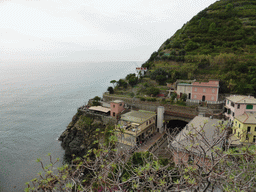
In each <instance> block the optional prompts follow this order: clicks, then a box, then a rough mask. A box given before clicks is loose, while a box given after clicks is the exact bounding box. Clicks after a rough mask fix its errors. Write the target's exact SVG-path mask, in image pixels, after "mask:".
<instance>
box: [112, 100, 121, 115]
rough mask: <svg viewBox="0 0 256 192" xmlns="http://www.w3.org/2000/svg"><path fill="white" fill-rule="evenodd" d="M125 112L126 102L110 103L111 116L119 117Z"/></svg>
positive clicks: (115, 101) (116, 101)
mask: <svg viewBox="0 0 256 192" xmlns="http://www.w3.org/2000/svg"><path fill="white" fill-rule="evenodd" d="M123 110H124V102H123V101H122V100H114V101H111V102H110V115H111V116H112V117H117V115H119V114H120V113H121V112H122V111H123Z"/></svg>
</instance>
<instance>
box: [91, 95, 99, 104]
mask: <svg viewBox="0 0 256 192" xmlns="http://www.w3.org/2000/svg"><path fill="white" fill-rule="evenodd" d="M100 100H101V98H100V97H98V96H95V97H94V98H93V99H92V106H99V105H101V104H100Z"/></svg>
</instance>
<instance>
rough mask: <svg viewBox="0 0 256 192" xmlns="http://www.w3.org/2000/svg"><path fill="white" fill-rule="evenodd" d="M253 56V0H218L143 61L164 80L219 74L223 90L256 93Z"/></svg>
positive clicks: (255, 21) (255, 37)
mask: <svg viewBox="0 0 256 192" xmlns="http://www.w3.org/2000/svg"><path fill="white" fill-rule="evenodd" d="M255 59H256V1H255V0H220V1H218V2H216V3H214V4H212V5H211V6H209V7H208V8H206V9H204V10H203V11H201V12H199V13H198V14H197V15H196V16H194V17H193V18H192V19H191V20H190V21H189V22H187V23H186V24H184V25H183V27H182V28H181V29H179V30H178V31H177V32H176V33H175V34H174V35H173V36H172V37H171V38H169V39H167V40H166V41H165V42H164V43H163V44H162V45H161V46H160V48H159V50H158V51H156V52H154V53H153V54H152V55H151V57H150V58H149V59H148V61H147V62H146V63H144V64H143V65H142V66H143V67H148V68H149V69H150V72H151V74H154V75H151V76H150V75H149V77H150V78H151V79H154V78H155V79H156V78H157V75H160V76H161V77H159V79H160V80H161V82H162V83H163V81H164V82H174V81H175V80H176V79H197V80H201V81H203V80H208V79H220V80H222V83H221V91H222V92H231V93H240V94H254V95H255V94H256V64H255ZM159 68H162V69H164V70H162V72H161V70H159ZM154 71H155V73H154ZM163 71H164V72H163Z"/></svg>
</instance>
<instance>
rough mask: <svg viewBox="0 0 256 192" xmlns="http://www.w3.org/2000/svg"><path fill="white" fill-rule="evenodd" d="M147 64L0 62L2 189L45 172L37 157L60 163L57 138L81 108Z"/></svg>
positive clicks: (10, 191)
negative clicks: (137, 68)
mask: <svg viewBox="0 0 256 192" xmlns="http://www.w3.org/2000/svg"><path fill="white" fill-rule="evenodd" d="M142 63H143V62H142V61H115V62H97V63H96V62H91V63H89V62H47V63H43V62H38V63H37V62H28V63H25V62H23V63H20V62H0V192H19V191H24V189H25V187H26V186H25V183H26V182H28V181H30V180H32V179H33V178H35V177H37V173H38V172H41V171H42V168H41V165H40V163H37V162H36V159H37V158H41V160H42V161H43V163H44V164H45V165H47V164H49V157H48V156H47V155H48V154H49V153H50V154H51V156H52V158H53V160H56V158H60V162H59V164H56V166H60V165H61V164H62V163H63V162H64V161H63V156H64V150H63V149H62V148H61V146H60V142H59V141H58V140H57V139H58V137H59V136H60V134H61V133H62V132H63V131H64V130H65V129H66V127H67V125H68V124H69V123H70V121H71V120H72V117H73V116H74V115H75V113H76V112H77V109H78V108H79V107H80V106H82V105H84V104H86V103H87V101H88V100H89V99H90V98H93V97H94V96H100V97H102V94H103V93H104V92H105V91H106V90H107V88H108V87H109V86H112V84H111V83H110V81H111V80H119V79H120V78H124V77H125V76H126V75H127V74H129V73H136V67H138V66H141V64H142Z"/></svg>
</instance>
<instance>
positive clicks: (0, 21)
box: [0, 0, 216, 62]
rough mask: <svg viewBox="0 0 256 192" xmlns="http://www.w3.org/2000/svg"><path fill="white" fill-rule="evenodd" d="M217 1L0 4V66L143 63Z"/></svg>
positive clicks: (4, 0)
mask: <svg viewBox="0 0 256 192" xmlns="http://www.w3.org/2000/svg"><path fill="white" fill-rule="evenodd" d="M214 2H216V0H0V61H42V62H45V61H46V62H49V61H82V62H83V61H116V60H122V61H126V60H130V61H134V60H140V61H145V60H147V59H148V58H149V56H150V55H151V53H152V52H154V51H156V50H158V48H159V47H160V46H161V44H162V43H163V42H164V41H165V40H166V39H167V38H169V37H171V36H172V35H173V34H174V33H175V32H176V31H177V30H178V29H180V28H181V27H182V26H183V24H184V23H186V22H187V21H189V20H190V19H191V18H192V17H193V16H194V15H196V14H197V13H198V12H199V11H201V10H203V9H204V8H206V7H208V6H209V5H211V4H212V3H214Z"/></svg>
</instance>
